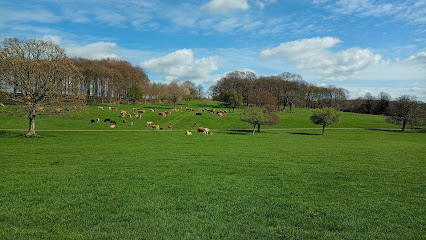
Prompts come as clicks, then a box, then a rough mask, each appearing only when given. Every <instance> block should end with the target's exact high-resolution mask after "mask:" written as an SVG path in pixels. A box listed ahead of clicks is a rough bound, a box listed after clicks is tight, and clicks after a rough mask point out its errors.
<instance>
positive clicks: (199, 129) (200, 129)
mask: <svg viewBox="0 0 426 240" xmlns="http://www.w3.org/2000/svg"><path fill="white" fill-rule="evenodd" d="M209 131H210V129H208V128H203V127H199V128H198V129H197V134H199V133H204V135H206V134H208V133H209Z"/></svg>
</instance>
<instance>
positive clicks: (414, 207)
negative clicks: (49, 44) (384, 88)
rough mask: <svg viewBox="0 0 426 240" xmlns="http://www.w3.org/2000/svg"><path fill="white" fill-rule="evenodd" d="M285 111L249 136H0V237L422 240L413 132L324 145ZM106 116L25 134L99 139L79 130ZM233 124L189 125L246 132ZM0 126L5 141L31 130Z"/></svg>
mask: <svg viewBox="0 0 426 240" xmlns="http://www.w3.org/2000/svg"><path fill="white" fill-rule="evenodd" d="M195 104H200V103H195ZM216 104H218V103H216ZM197 106H198V107H197V109H199V110H201V109H202V108H204V106H200V105H197ZM125 107H126V108H131V107H132V106H125ZM150 107H152V106H149V107H146V108H148V109H149V108H150ZM155 107H156V108H160V107H164V109H166V106H155ZM206 107H207V106H206ZM207 108H208V107H207ZM296 112H297V113H293V114H284V113H282V118H283V121H282V123H281V124H280V126H272V127H265V128H264V129H265V130H264V131H263V132H262V133H256V134H255V135H254V136H252V135H251V132H250V131H244V130H240V131H239V130H218V131H216V133H215V135H211V136H203V135H196V134H194V135H193V136H185V135H184V134H183V132H182V131H168V130H164V131H129V132H127V131H114V130H120V129H121V130H132V128H131V127H130V126H123V125H121V124H119V125H118V126H117V129H113V130H112V131H91V132H89V131H82V132H80V131H79V132H65V131H59V132H48V131H40V132H39V134H41V137H40V138H29V139H28V138H25V137H22V135H23V133H25V131H2V130H0V142H1V144H0V239H218V238H219V239H425V237H426V236H425V232H426V227H425V226H426V220H425V219H426V201H425V200H426V167H425V166H426V157H425V156H426V151H425V149H426V135H425V134H424V133H422V132H416V131H412V132H407V133H402V132H399V131H392V130H386V131H385V130H367V129H344V130H342V129H336V130H331V129H330V130H329V131H327V130H326V135H324V136H321V135H319V134H320V133H321V131H320V130H318V129H294V128H316V127H317V126H314V125H310V123H309V120H306V118H305V117H306V116H307V117H309V116H310V110H307V109H297V110H296ZM110 114H113V113H111V112H108V111H103V112H102V111H98V110H96V107H93V106H91V107H90V110H89V111H88V112H87V113H83V114H82V115H81V116H78V117H73V118H60V117H59V118H54V117H53V118H50V117H49V118H44V119H37V123H36V124H37V128H39V129H45V130H47V129H70V130H73V129H74V130H77V129H87V130H92V129H94V130H96V129H98V130H102V129H105V130H109V128H108V125H107V124H98V125H90V124H89V122H90V121H89V122H88V120H90V119H91V118H96V117H100V118H106V117H110ZM149 114H151V113H149ZM237 114H238V113H235V115H233V114H228V117H227V118H226V119H219V118H217V117H216V116H202V117H200V118H197V122H199V125H203V126H206V127H210V128H216V129H230V128H241V129H242V128H249V127H250V126H249V125H245V124H243V123H240V122H239V121H238V116H237ZM194 115H195V114H192V113H186V112H185V113H173V114H172V115H171V116H168V117H166V118H160V117H158V116H156V115H154V114H152V115H148V114H147V115H145V116H144V117H143V119H142V120H140V122H136V120H135V125H134V126H133V128H134V129H140V130H146V128H145V127H144V123H145V122H146V121H147V120H148V119H150V118H153V119H154V122H158V123H160V126H161V125H167V124H170V123H172V124H174V125H175V126H176V127H177V129H180V130H186V129H194V128H192V127H191V126H192V124H193V122H194V119H196V118H195V116H194ZM22 119H23V120H24V121H22V123H23V126H22V124H18V123H19V121H21V120H22ZM117 119H119V118H118V117H117ZM380 119H383V118H382V117H380V116H370V115H358V114H349V113H345V114H343V116H342V119H341V124H339V125H337V126H335V127H336V128H352V127H366V128H386V127H388V128H394V127H397V126H394V125H388V124H386V123H384V120H383V122H381V120H380ZM138 120H139V119H138ZM222 120H227V122H226V121H223V122H221V121H222ZM0 121H1V124H2V126H1V127H0V128H2V129H11V128H17V129H25V128H26V126H27V124H28V123H27V121H28V120H27V119H25V118H16V117H10V116H6V115H0ZM173 121H175V122H173ZM117 122H118V121H117ZM137 123H138V124H137ZM268 128H271V129H269V130H268ZM272 128H273V129H276V128H281V130H280V131H276V130H272Z"/></svg>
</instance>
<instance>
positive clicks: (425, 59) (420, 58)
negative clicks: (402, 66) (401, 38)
mask: <svg viewBox="0 0 426 240" xmlns="http://www.w3.org/2000/svg"><path fill="white" fill-rule="evenodd" d="M407 62H415V63H423V64H426V52H421V53H418V54H416V55H413V56H410V57H409V58H408V59H407Z"/></svg>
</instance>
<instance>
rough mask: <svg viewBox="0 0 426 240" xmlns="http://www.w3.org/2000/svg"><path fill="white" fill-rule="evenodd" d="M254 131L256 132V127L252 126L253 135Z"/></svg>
mask: <svg viewBox="0 0 426 240" xmlns="http://www.w3.org/2000/svg"><path fill="white" fill-rule="evenodd" d="M255 131H256V125H253V135H254V132H255Z"/></svg>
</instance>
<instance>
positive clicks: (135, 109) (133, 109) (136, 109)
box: [132, 108, 141, 111]
mask: <svg viewBox="0 0 426 240" xmlns="http://www.w3.org/2000/svg"><path fill="white" fill-rule="evenodd" d="M139 110H141V109H140V108H132V111H139Z"/></svg>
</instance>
